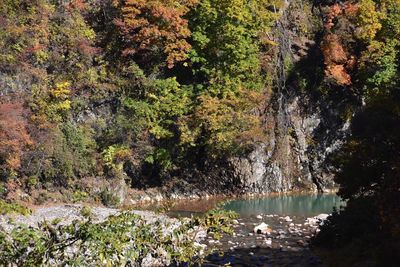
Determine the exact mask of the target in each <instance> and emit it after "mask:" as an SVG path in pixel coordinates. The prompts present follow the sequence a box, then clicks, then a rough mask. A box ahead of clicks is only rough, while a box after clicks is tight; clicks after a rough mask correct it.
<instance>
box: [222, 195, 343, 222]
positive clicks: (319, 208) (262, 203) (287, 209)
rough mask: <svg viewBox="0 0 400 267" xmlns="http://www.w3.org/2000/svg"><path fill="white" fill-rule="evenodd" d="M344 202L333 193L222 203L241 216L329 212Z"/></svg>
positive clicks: (307, 214) (303, 214) (311, 214)
mask: <svg viewBox="0 0 400 267" xmlns="http://www.w3.org/2000/svg"><path fill="white" fill-rule="evenodd" d="M344 204H345V203H344V202H343V201H342V200H341V199H340V197H338V196H337V195H335V194H312V195H278V196H268V197H265V198H252V199H235V200H231V201H228V202H227V203H226V204H224V205H223V207H224V208H225V209H228V210H233V211H236V212H237V213H239V214H240V215H241V217H247V216H253V215H258V214H281V215H301V216H314V215H317V214H321V213H331V212H332V211H333V209H334V207H335V208H339V207H340V206H341V205H344Z"/></svg>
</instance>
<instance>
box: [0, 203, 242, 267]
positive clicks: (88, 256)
mask: <svg viewBox="0 0 400 267" xmlns="http://www.w3.org/2000/svg"><path fill="white" fill-rule="evenodd" d="M81 213H82V215H84V216H85V217H86V218H87V219H85V220H82V221H74V222H73V223H72V224H70V225H60V224H59V223H60V220H56V221H54V222H47V221H44V222H42V223H41V224H40V225H39V226H38V227H37V228H34V227H28V226H25V225H15V226H14V228H13V229H12V230H11V231H10V232H7V231H5V230H2V229H0V247H1V248H2V249H1V250H0V264H2V265H3V264H4V265H8V264H15V265H17V266H64V265H68V266H141V264H147V265H146V266H151V264H161V265H164V266H167V265H173V264H175V265H177V264H179V263H186V264H188V263H189V264H193V263H195V262H201V261H202V259H203V258H204V257H205V256H206V255H207V253H209V252H211V251H212V248H205V247H204V246H202V245H200V244H199V243H198V242H199V241H200V239H198V237H197V235H198V233H199V232H201V231H206V232H207V233H211V234H213V236H214V238H216V239H219V237H220V236H221V235H222V234H229V233H231V232H232V229H231V225H232V222H233V219H234V218H236V214H235V213H232V212H226V211H223V210H219V209H215V210H212V211H210V212H208V213H207V214H205V215H204V216H202V217H198V218H192V219H188V220H182V221H179V222H177V221H168V220H164V221H163V220H162V219H158V220H156V221H155V222H153V223H151V224H149V223H147V222H146V221H145V220H144V219H142V218H141V217H140V216H138V215H135V214H132V213H130V212H122V213H121V214H118V215H115V216H110V217H108V218H107V219H106V220H105V221H103V222H100V223H94V222H93V221H92V219H91V216H92V215H91V214H90V210H89V211H88V210H82V211H81ZM146 259H147V260H146ZM149 259H150V261H149ZM152 259H153V263H152V261H151V260H152ZM154 259H155V260H154ZM145 262H146V263H145ZM149 264H150V265H149Z"/></svg>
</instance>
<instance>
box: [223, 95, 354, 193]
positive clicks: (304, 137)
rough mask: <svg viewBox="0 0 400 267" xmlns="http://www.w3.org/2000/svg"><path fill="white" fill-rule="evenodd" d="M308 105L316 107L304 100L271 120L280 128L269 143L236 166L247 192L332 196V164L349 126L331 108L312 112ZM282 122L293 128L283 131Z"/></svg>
mask: <svg viewBox="0 0 400 267" xmlns="http://www.w3.org/2000/svg"><path fill="white" fill-rule="evenodd" d="M307 104H309V105H312V103H310V100H308V99H304V98H300V97H299V96H296V97H294V98H292V99H290V100H289V101H288V103H287V105H285V107H284V109H283V110H281V111H278V112H275V115H269V118H268V120H269V121H273V122H275V123H274V127H273V128H272V129H270V130H269V132H268V136H269V138H268V140H267V141H266V142H265V143H261V144H257V145H256V146H255V149H254V150H253V151H252V152H251V153H250V154H249V155H248V156H247V157H242V158H234V159H232V160H231V164H232V166H233V168H234V176H235V177H236V179H237V180H238V181H239V183H238V184H240V185H241V187H242V190H243V191H245V192H254V193H265V192H288V191H292V190H302V189H304V190H314V191H317V190H318V191H326V190H328V189H333V188H334V187H335V184H334V182H333V180H332V174H331V173H330V171H329V166H328V165H327V164H326V158H327V156H329V155H330V154H331V153H332V152H334V151H336V150H337V149H338V148H340V146H341V144H342V143H343V141H344V139H345V136H346V133H347V130H348V127H349V124H348V123H344V122H342V121H341V119H338V115H337V114H335V113H333V112H332V110H330V109H329V107H327V108H326V110H321V108H320V107H316V108H315V109H314V111H309V110H306V109H305V108H304V105H307ZM270 111H271V112H270V114H274V112H273V110H270ZM280 113H281V114H280ZM329 113H330V114H329ZM279 120H284V121H285V123H287V125H288V127H282V128H280V127H281V125H282V124H283V123H282V121H281V122H280V121H279Z"/></svg>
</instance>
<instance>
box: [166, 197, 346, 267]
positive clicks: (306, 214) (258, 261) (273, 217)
mask: <svg viewBox="0 0 400 267" xmlns="http://www.w3.org/2000/svg"><path fill="white" fill-rule="evenodd" d="M221 204H222V207H223V208H224V209H227V210H233V211H235V212H237V213H238V214H239V218H238V223H237V225H235V226H234V234H233V235H232V236H229V235H226V236H224V237H223V238H222V239H221V240H220V241H217V242H214V241H213V240H212V239H208V240H206V241H205V244H206V245H208V246H209V247H213V248H215V250H216V251H215V253H213V254H211V255H210V256H208V257H207V259H206V262H205V263H204V264H203V265H202V266H210V267H211V266H238V267H239V266H241V267H242V266H249V267H251V266H318V267H319V266H324V264H323V262H322V261H321V259H320V258H319V257H318V256H317V255H315V253H314V252H313V251H312V250H311V249H310V247H309V243H310V240H311V239H312V236H313V235H315V233H316V232H317V231H318V227H317V225H313V224H309V223H308V222H309V221H308V220H309V218H312V217H314V216H316V215H319V214H329V213H332V211H333V210H334V209H335V208H336V209H337V208H339V207H340V206H341V205H344V204H345V203H344V202H343V201H342V200H341V199H340V198H339V197H338V196H336V195H334V194H299V195H274V196H269V197H251V198H236V199H201V200H196V201H183V202H177V203H175V204H174V205H173V206H172V208H171V211H170V215H172V216H178V217H180V216H183V217H187V216H192V215H201V214H202V213H204V212H205V211H206V210H208V209H211V208H213V207H215V206H216V205H221ZM261 223H266V224H268V225H269V227H271V229H272V230H273V231H272V233H270V234H268V235H264V234H256V233H254V227H256V226H258V225H260V224H261Z"/></svg>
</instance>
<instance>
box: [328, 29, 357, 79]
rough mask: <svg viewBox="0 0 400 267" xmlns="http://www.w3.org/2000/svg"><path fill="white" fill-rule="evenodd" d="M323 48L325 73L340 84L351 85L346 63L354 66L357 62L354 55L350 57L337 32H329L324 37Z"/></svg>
mask: <svg viewBox="0 0 400 267" xmlns="http://www.w3.org/2000/svg"><path fill="white" fill-rule="evenodd" d="M321 50H322V53H323V55H324V63H325V67H326V68H325V73H326V75H327V76H328V77H331V78H333V79H334V80H335V81H336V82H337V83H338V84H341V85H350V84H351V77H350V75H349V74H348V73H347V68H346V67H345V64H346V63H347V62H348V63H351V64H349V66H351V67H352V66H353V65H354V64H355V63H354V61H355V59H354V57H350V59H348V57H347V54H346V51H345V49H344V48H343V45H342V43H341V41H340V39H339V37H338V36H337V35H336V34H328V35H326V36H325V37H324V40H323V42H322V45H321Z"/></svg>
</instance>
